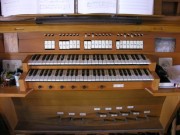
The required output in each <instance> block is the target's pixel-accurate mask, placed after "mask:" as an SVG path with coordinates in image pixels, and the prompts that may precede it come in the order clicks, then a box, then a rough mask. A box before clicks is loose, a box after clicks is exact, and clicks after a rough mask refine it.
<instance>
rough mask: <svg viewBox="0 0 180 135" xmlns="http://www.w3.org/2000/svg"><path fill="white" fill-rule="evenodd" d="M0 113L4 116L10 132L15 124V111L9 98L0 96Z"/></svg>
mask: <svg viewBox="0 0 180 135" xmlns="http://www.w3.org/2000/svg"><path fill="white" fill-rule="evenodd" d="M0 113H1V114H2V116H3V117H4V118H5V120H6V122H7V124H8V126H9V127H8V128H9V130H10V131H11V132H12V131H13V130H14V128H15V126H16V124H17V121H18V119H17V116H16V111H15V108H14V105H13V102H12V100H11V98H4V97H1V98H0Z"/></svg>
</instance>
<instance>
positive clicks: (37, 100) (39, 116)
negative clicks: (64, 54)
mask: <svg viewBox="0 0 180 135" xmlns="http://www.w3.org/2000/svg"><path fill="white" fill-rule="evenodd" d="M147 99H148V100H147ZM13 101H14V104H15V108H16V110H17V115H18V119H19V123H18V126H17V127H16V130H17V131H18V130H27V131H28V130H29V131H30V130H35V131H36V130H38V131H43V132H46V131H47V130H48V131H52V132H53V131H59V132H62V131H69V128H70V129H71V131H79V130H81V131H82V130H83V131H94V130H95V131H96V130H111V131H113V130H117V131H118V130H121V131H125V130H130V131H132V130H134V131H135V130H147V129H149V130H162V127H161V124H160V123H159V115H160V112H161V107H162V104H163V101H164V97H153V96H151V95H150V94H148V93H147V92H146V91H142V90H135V91H133V90H132V91H113V92H108V91H90V92H88V91H76V92H70V91H69V92H68V91H67V92H62V91H61V92H57V91H53V92H52V91H43V92H42V91H34V92H32V93H31V94H29V95H28V96H27V97H26V98H25V99H17V98H13ZM121 107H122V109H121ZM95 108H96V109H97V110H95ZM98 108H100V110H99V111H98ZM117 108H119V109H117ZM133 111H134V112H136V111H137V112H139V117H138V116H137V117H138V120H136V116H135V115H133ZM144 111H150V114H147V117H146V115H145V114H144ZM57 112H59V113H60V112H63V113H64V114H63V115H62V116H61V118H62V119H60V116H59V115H57ZM111 112H112V113H113V112H114V113H117V114H118V116H117V117H116V118H117V121H116V122H112V120H114V119H115V117H110V114H111ZM126 112H127V113H128V112H130V114H129V115H128V116H123V117H122V116H121V115H122V114H123V113H126ZM80 113H81V114H82V113H86V116H81V115H80ZM101 114H102V115H103V114H104V115H107V116H104V117H103V116H100V115H101ZM70 117H71V118H70ZM81 118H82V119H83V120H82V119H81ZM118 119H119V121H118ZM121 119H122V121H121ZM123 119H126V120H125V121H126V122H125V121H123ZM106 120H107V121H106ZM126 132H128V131H126Z"/></svg>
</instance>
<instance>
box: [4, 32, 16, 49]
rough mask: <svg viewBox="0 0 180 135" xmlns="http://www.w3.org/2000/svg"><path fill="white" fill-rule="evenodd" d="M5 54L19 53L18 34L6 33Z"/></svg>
mask: <svg viewBox="0 0 180 135" xmlns="http://www.w3.org/2000/svg"><path fill="white" fill-rule="evenodd" d="M4 48H5V52H18V38H17V33H4Z"/></svg>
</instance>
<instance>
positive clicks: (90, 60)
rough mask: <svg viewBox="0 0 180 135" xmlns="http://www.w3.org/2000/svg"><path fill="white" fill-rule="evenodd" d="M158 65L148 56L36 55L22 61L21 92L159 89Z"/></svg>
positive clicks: (102, 54) (94, 54)
mask: <svg viewBox="0 0 180 135" xmlns="http://www.w3.org/2000/svg"><path fill="white" fill-rule="evenodd" d="M155 66H156V61H155V58H154V57H152V56H150V55H145V54H117V53H115V54H112V53H110V54H104V53H98V54H97V53H92V54H91V53H90V54H76V53H75V54H34V55H29V56H27V58H26V59H25V60H24V62H23V69H24V71H26V73H25V74H24V75H23V76H22V77H21V79H20V83H21V84H22V85H21V87H20V89H24V88H25V89H26V88H32V89H34V90H125V89H146V88H148V89H153V90H158V83H159V77H158V76H157V75H156V73H155V72H154V70H155Z"/></svg>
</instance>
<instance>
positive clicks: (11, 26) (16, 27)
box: [0, 17, 180, 33]
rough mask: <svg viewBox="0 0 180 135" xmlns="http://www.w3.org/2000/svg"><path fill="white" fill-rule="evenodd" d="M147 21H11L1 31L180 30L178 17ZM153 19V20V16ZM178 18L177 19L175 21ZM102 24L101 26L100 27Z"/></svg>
mask: <svg viewBox="0 0 180 135" xmlns="http://www.w3.org/2000/svg"><path fill="white" fill-rule="evenodd" d="M149 20H150V19H148V21H145V22H144V23H143V24H141V25H127V24H97V23H88V24H72V25H68V24H67V23H66V22H65V23H64V24H59V25H48V24H43V25H37V24H34V23H26V22H24V23H21V22H19V23H17V22H9V23H3V22H0V23H1V25H0V32H1V33H4V32H38V31H43V32H45V31H56V32H58V31H59V30H61V31H64V32H69V31H72V30H73V31H77V32H80V31H81V32H82V31H84V30H86V31H88V32H91V31H92V30H93V31H94V32H98V31H109V28H110V29H111V31H114V32H117V31H119V30H122V31H124V32H127V31H149V32H174V33H178V32H179V30H178V29H179V25H178V24H179V21H180V19H179V18H178V17H177V18H175V19H174V18H171V17H169V18H165V19H160V20H155V21H149ZM151 20H153V19H152V18H151ZM173 20H176V21H173ZM99 26H101V27H99Z"/></svg>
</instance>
